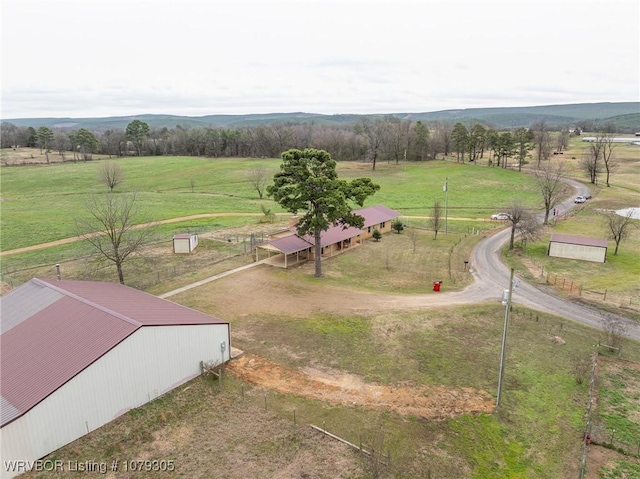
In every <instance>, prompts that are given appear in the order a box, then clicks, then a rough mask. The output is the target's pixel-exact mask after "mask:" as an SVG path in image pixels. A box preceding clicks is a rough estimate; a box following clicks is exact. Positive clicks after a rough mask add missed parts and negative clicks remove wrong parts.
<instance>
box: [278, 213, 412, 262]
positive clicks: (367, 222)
mask: <svg viewBox="0 0 640 479" xmlns="http://www.w3.org/2000/svg"><path fill="white" fill-rule="evenodd" d="M353 213H355V214H357V215H359V216H362V217H363V218H364V225H363V228H368V227H369V226H375V225H379V224H380V223H384V222H386V221H391V220H393V219H395V218H398V217H399V216H400V213H398V212H397V211H394V210H392V209H391V208H387V207H386V206H383V205H376V206H369V207H367V208H362V209H359V210H353ZM289 230H290V231H291V236H285V237H282V238H277V239H275V240H273V241H270V242H269V245H270V246H273V247H275V248H276V249H278V250H279V251H281V252H282V253H285V254H290V253H296V252H298V251H302V250H304V249H307V248H308V247H309V244H311V245H314V244H315V238H314V237H313V235H306V236H304V238H301V237H299V236H297V234H296V228H295V227H290V228H289ZM362 233H364V232H363V231H362V230H361V229H360V228H354V227H352V226H348V227H347V228H344V227H342V226H339V225H338V226H335V225H333V226H330V227H329V229H327V231H323V232H322V235H321V237H320V244H321V246H323V247H324V246H328V245H332V244H335V243H338V242H340V241H344V240H346V239H349V238H355V237H356V236H358V235H360V234H362ZM294 238H297V240H296V239H294Z"/></svg>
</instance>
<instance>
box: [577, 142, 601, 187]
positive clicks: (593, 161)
mask: <svg viewBox="0 0 640 479" xmlns="http://www.w3.org/2000/svg"><path fill="white" fill-rule="evenodd" d="M602 148H603V144H602V142H601V141H599V140H598V139H596V141H592V142H590V143H589V147H588V148H587V152H586V154H584V155H583V156H582V158H581V160H580V163H579V167H580V168H581V169H582V170H583V171H584V172H585V173H586V174H587V175H588V176H589V181H590V182H591V184H593V185H596V184H598V174H599V173H602V161H601V160H602Z"/></svg>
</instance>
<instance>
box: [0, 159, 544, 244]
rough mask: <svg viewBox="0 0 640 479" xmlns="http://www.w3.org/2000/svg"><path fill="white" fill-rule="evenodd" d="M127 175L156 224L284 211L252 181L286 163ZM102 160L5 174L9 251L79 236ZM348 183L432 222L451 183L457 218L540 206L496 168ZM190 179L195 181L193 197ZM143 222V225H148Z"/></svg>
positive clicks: (446, 167) (160, 162)
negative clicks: (369, 184) (512, 206)
mask: <svg viewBox="0 0 640 479" xmlns="http://www.w3.org/2000/svg"><path fill="white" fill-rule="evenodd" d="M115 161H117V162H118V164H119V165H120V166H121V168H122V171H123V172H124V175H125V181H124V183H123V184H122V185H120V186H118V187H116V189H115V192H116V193H122V192H125V191H136V192H137V193H138V197H139V199H140V204H141V205H142V208H143V212H144V218H145V219H147V220H149V221H159V220H163V219H169V218H176V217H181V216H187V215H194V214H200V213H222V212H239V213H256V214H260V212H261V206H265V207H267V208H270V209H272V210H273V211H274V212H278V211H282V209H281V208H280V207H279V206H278V205H276V204H275V203H274V202H273V201H272V200H271V199H262V200H261V199H259V197H258V194H257V192H256V191H255V190H254V189H253V188H252V186H251V183H250V181H249V180H248V179H247V173H248V171H249V170H250V169H252V168H255V167H256V166H264V167H265V168H266V170H267V171H268V174H269V175H270V176H272V175H273V174H274V173H275V172H276V171H278V168H279V165H280V160H277V159H271V160H256V159H219V158H216V159H209V158H191V157H149V158H124V159H118V160H115ZM101 164H102V162H101V161H93V162H87V163H65V164H52V165H43V166H18V167H3V168H2V199H3V201H2V216H1V219H0V221H1V223H0V226H1V228H2V238H1V241H2V250H3V251H6V250H10V249H16V248H20V247H24V246H30V245H34V244H40V243H46V242H50V241H54V240H57V239H61V238H66V237H70V236H75V235H76V234H77V231H76V228H75V218H77V217H79V216H80V215H82V214H83V213H84V204H85V202H86V200H87V198H88V197H89V196H90V195H92V194H96V193H103V192H105V191H106V187H105V186H104V185H102V184H101V183H100V182H99V181H98V171H99V168H100V165H101ZM338 172H339V175H340V176H341V177H342V178H344V179H349V178H353V177H359V176H369V177H371V178H373V180H374V181H375V182H376V183H379V184H380V185H381V189H380V191H379V192H378V193H376V194H375V195H374V196H373V197H372V198H369V200H368V201H367V204H368V205H371V204H385V205H387V206H389V207H391V208H395V209H397V210H398V211H400V212H401V213H402V214H405V215H428V214H429V211H430V209H431V208H432V206H433V202H434V201H435V200H440V202H441V203H442V206H443V207H444V199H445V198H444V194H443V192H442V186H443V185H444V181H445V178H446V177H448V178H449V193H448V207H449V215H450V216H451V217H456V216H457V217H471V218H487V217H488V216H489V215H490V214H491V213H492V212H494V211H497V210H499V209H501V208H504V207H505V206H506V205H507V204H508V202H509V201H510V199H511V198H513V192H514V191H517V192H518V196H519V197H520V198H522V200H523V201H525V202H526V203H527V204H529V205H530V206H531V207H535V206H537V204H538V202H539V199H538V195H537V193H536V190H535V186H534V184H533V182H532V181H531V178H529V177H528V176H527V175H523V174H518V173H516V172H512V171H505V170H500V169H495V168H481V167H473V166H469V165H458V164H455V163H454V164H452V163H448V162H447V163H445V162H428V163H420V164H418V163H403V164H401V165H387V164H382V165H379V166H378V168H377V169H376V171H372V170H371V169H370V168H369V167H368V166H366V165H365V167H364V168H363V165H361V164H353V163H339V164H338ZM191 180H193V181H194V184H193V191H192V188H191ZM141 219H142V218H141Z"/></svg>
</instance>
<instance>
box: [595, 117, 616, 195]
mask: <svg viewBox="0 0 640 479" xmlns="http://www.w3.org/2000/svg"><path fill="white" fill-rule="evenodd" d="M615 131H616V130H615V126H613V125H612V124H611V123H609V124H607V125H606V126H605V127H604V129H603V132H602V135H600V136H599V137H598V141H601V142H602V163H603V165H604V170H605V173H606V174H607V178H606V183H607V187H609V186H611V185H610V184H609V178H610V177H611V173H613V172H614V171H615V170H617V169H618V162H617V161H616V159H615V157H614V156H613V150H614V148H615V147H616V144H615V143H614V142H613V135H614V134H615Z"/></svg>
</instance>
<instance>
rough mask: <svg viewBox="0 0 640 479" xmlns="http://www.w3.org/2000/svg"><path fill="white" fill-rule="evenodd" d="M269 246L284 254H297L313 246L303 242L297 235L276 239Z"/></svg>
mask: <svg viewBox="0 0 640 479" xmlns="http://www.w3.org/2000/svg"><path fill="white" fill-rule="evenodd" d="M269 244H270V245H271V246H273V247H274V248H276V249H277V250H278V251H280V252H282V253H284V254H291V253H297V252H298V251H304V250H305V249H308V248H311V247H312V246H313V244H311V243H309V242H308V241H305V240H303V239H302V238H300V237H299V236H296V235H295V234H292V235H291V236H285V237H283V238H277V239H274V240H273V241H271V242H269Z"/></svg>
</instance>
